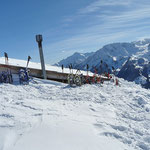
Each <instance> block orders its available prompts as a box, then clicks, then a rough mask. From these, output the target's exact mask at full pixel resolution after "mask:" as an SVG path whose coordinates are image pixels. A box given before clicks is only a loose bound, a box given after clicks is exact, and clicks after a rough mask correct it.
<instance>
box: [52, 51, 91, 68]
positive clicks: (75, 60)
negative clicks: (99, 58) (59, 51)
mask: <svg viewBox="0 0 150 150" xmlns="http://www.w3.org/2000/svg"><path fill="white" fill-rule="evenodd" d="M92 54H93V52H91V53H77V52H76V53H74V54H73V55H72V56H70V57H67V58H66V59H63V60H61V61H60V62H58V63H57V64H54V65H56V66H61V65H64V67H68V66H69V65H70V64H72V66H73V67H74V68H76V66H77V65H78V64H80V63H82V62H83V61H85V60H86V59H87V58H88V57H89V56H91V55H92Z"/></svg>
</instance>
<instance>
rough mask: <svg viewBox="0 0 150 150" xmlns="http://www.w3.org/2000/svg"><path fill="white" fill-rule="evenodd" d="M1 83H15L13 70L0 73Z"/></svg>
mask: <svg viewBox="0 0 150 150" xmlns="http://www.w3.org/2000/svg"><path fill="white" fill-rule="evenodd" d="M0 83H10V84H12V83H13V78H12V73H11V70H7V71H3V72H2V73H1V74H0Z"/></svg>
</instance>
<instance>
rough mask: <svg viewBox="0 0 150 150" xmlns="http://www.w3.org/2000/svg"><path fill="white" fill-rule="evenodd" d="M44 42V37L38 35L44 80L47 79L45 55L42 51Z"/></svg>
mask: <svg viewBox="0 0 150 150" xmlns="http://www.w3.org/2000/svg"><path fill="white" fill-rule="evenodd" d="M42 40H43V38H42V35H36V41H37V42H38V46H39V53H40V60H41V68H42V73H43V78H44V79H47V75H46V70H45V62H44V55H43V49H42Z"/></svg>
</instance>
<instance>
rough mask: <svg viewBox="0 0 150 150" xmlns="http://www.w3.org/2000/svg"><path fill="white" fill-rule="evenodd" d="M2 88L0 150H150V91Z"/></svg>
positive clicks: (128, 87) (130, 87)
mask: <svg viewBox="0 0 150 150" xmlns="http://www.w3.org/2000/svg"><path fill="white" fill-rule="evenodd" d="M35 80H36V81H37V82H38V84H36V83H30V84H29V85H26V86H22V85H9V84H0V95H1V97H0V150H134V149H137V150H150V90H146V89H143V88H141V87H140V86H138V85H135V84H134V83H129V82H126V81H124V80H121V87H119V86H115V85H114V83H109V82H105V83H104V84H103V85H102V86H100V85H84V86H81V87H74V88H70V87H69V86H67V85H66V84H62V83H57V82H52V81H42V80H39V79H35Z"/></svg>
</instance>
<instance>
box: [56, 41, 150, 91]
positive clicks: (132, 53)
mask: <svg viewBox="0 0 150 150" xmlns="http://www.w3.org/2000/svg"><path fill="white" fill-rule="evenodd" d="M149 62H150V39H144V40H140V41H134V42H128V43H127V42H126V43H112V44H108V45H105V46H103V47H102V48H101V49H99V50H97V51H96V52H91V53H77V52H76V53H74V54H73V55H72V56H70V57H68V58H66V59H63V60H62V61H60V62H58V63H57V66H61V65H62V64H63V65H64V66H65V67H68V66H69V65H70V64H72V65H73V67H74V68H75V69H81V70H86V67H87V64H88V65H89V70H90V71H92V72H94V68H97V70H98V73H104V72H110V73H111V72H112V68H115V70H116V72H117V76H118V77H121V78H124V79H126V80H128V81H135V82H136V83H137V84H141V85H142V86H144V87H146V88H150V63H149ZM55 65H56V64H55Z"/></svg>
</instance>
